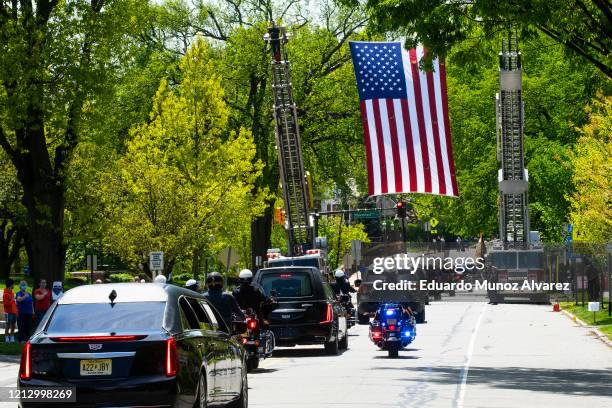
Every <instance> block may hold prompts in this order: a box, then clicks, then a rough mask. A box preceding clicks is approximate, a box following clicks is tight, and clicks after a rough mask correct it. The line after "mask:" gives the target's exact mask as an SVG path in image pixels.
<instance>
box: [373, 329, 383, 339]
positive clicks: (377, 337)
mask: <svg viewBox="0 0 612 408" xmlns="http://www.w3.org/2000/svg"><path fill="white" fill-rule="evenodd" d="M372 337H373V338H375V339H379V338H381V337H382V333H381V332H379V331H373V332H372Z"/></svg>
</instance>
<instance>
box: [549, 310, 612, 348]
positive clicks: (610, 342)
mask: <svg viewBox="0 0 612 408" xmlns="http://www.w3.org/2000/svg"><path fill="white" fill-rule="evenodd" d="M561 313H563V314H564V315H565V316H567V317H569V318H570V319H572V320H574V321H575V322H576V323H578V324H579V325H580V326H582V327H585V328H587V329H590V330H591V333H593V334H595V337H596V338H597V339H599V340H601V341H602V342H604V344H606V345H607V346H608V347H610V348H612V340H610V339H608V336H606V335H605V334H603V333H602V332H601V331H600V330H599V329H597V328H595V327H593V326H591V325H589V324H587V323H585V322H583V321H582V320H580V319H579V318H578V317H576V316H575V315H573V314H572V313H570V312H568V311H567V310H565V309H561Z"/></svg>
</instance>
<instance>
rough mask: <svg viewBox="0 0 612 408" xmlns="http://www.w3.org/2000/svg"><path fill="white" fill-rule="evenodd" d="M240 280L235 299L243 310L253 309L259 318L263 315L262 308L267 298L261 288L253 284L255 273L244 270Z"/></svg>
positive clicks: (234, 293) (239, 277) (241, 272)
mask: <svg viewBox="0 0 612 408" xmlns="http://www.w3.org/2000/svg"><path fill="white" fill-rule="evenodd" d="M238 279H239V281H240V286H238V287H237V288H236V289H234V292H233V293H232V294H233V295H234V299H236V302H238V304H239V305H240V308H241V309H242V310H247V309H253V311H255V313H257V315H258V316H259V315H261V308H262V305H263V303H264V302H265V301H266V300H267V297H266V295H265V294H264V292H263V290H262V289H261V288H260V287H259V286H254V285H253V284H252V282H253V272H251V271H250V270H249V269H243V270H241V271H240V274H239V275H238Z"/></svg>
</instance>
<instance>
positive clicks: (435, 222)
mask: <svg viewBox="0 0 612 408" xmlns="http://www.w3.org/2000/svg"><path fill="white" fill-rule="evenodd" d="M439 223H440V221H438V219H437V218H435V217H431V218H430V219H429V225H431V233H432V234H437V233H438V230H437V229H435V228H436V226H437V225H438V224H439Z"/></svg>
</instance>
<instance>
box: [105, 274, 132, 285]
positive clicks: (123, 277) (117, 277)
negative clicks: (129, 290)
mask: <svg viewBox="0 0 612 408" xmlns="http://www.w3.org/2000/svg"><path fill="white" fill-rule="evenodd" d="M109 279H110V281H111V282H113V283H119V282H134V275H132V274H130V273H114V274H112V275H110V276H109Z"/></svg>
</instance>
